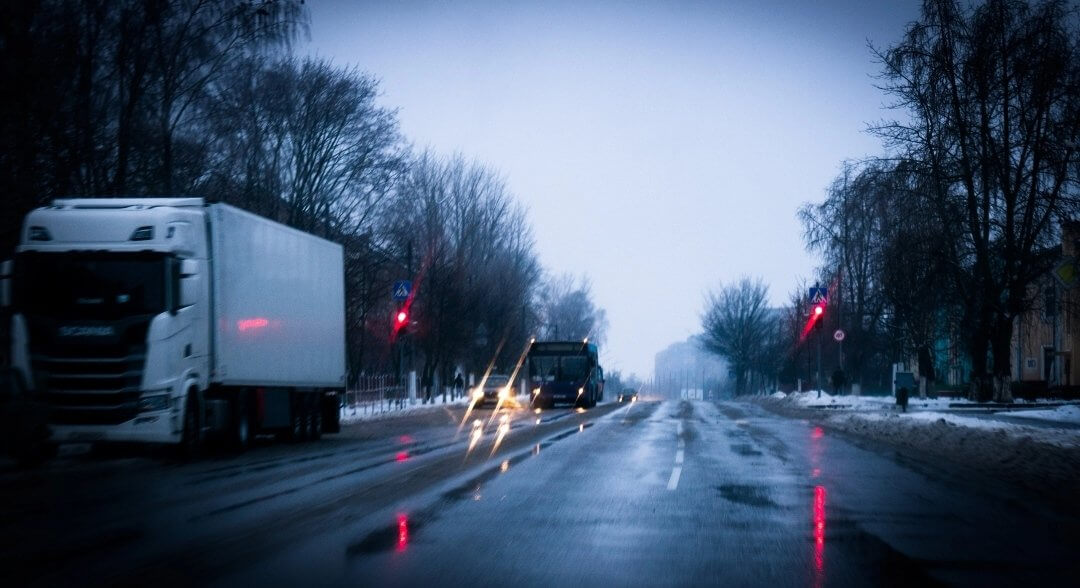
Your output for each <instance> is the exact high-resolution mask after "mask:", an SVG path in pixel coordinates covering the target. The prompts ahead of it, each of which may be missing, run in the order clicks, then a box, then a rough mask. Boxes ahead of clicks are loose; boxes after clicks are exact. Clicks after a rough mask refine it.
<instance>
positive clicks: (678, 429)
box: [675, 421, 682, 437]
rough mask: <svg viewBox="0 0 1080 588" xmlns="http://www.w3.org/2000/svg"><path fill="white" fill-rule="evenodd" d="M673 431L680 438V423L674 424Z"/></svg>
mask: <svg viewBox="0 0 1080 588" xmlns="http://www.w3.org/2000/svg"><path fill="white" fill-rule="evenodd" d="M675 431H676V432H675V435H676V436H678V437H682V421H676V422H675Z"/></svg>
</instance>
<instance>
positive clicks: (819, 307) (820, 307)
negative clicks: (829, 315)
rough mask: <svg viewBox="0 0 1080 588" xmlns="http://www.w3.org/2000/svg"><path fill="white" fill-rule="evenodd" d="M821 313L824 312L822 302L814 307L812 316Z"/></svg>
mask: <svg viewBox="0 0 1080 588" xmlns="http://www.w3.org/2000/svg"><path fill="white" fill-rule="evenodd" d="M823 314H825V305H824V304H818V305H817V306H815V307H814V316H821V315H823Z"/></svg>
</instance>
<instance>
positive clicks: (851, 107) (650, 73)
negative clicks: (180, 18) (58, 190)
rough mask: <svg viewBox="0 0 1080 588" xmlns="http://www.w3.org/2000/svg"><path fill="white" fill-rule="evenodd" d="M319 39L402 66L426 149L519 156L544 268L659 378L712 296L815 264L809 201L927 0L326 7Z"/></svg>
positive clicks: (790, 284)
mask: <svg viewBox="0 0 1080 588" xmlns="http://www.w3.org/2000/svg"><path fill="white" fill-rule="evenodd" d="M307 4H308V6H310V8H311V41H310V43H307V44H306V45H305V46H304V47H301V50H302V51H306V52H307V53H310V54H314V55H318V56H320V57H324V58H327V59H330V60H332V61H333V62H335V63H337V64H340V65H357V66H359V67H361V68H362V69H364V70H365V71H367V72H369V73H371V74H373V75H375V76H376V77H377V78H379V79H380V80H381V89H382V92H383V97H382V102H383V104H384V105H386V106H389V107H394V108H398V109H399V118H400V121H401V127H402V131H403V132H404V134H405V135H406V137H407V138H408V139H409V140H410V141H411V142H413V143H414V144H415V145H416V146H417V147H429V146H430V147H433V148H434V149H436V150H437V151H439V152H442V153H445V154H450V153H453V152H461V153H462V154H464V155H466V156H468V157H471V158H475V159H477V160H479V161H481V162H483V163H485V164H488V165H490V166H492V167H495V168H497V169H498V170H500V171H501V172H502V173H503V174H504V176H505V178H506V180H507V182H508V184H509V186H510V188H511V190H512V191H513V192H514V193H515V194H516V196H517V198H518V199H519V200H521V201H522V202H523V203H524V204H525V205H526V206H528V208H529V213H530V218H531V220H532V224H533V228H534V231H535V235H536V241H537V248H538V251H539V254H540V257H541V261H542V262H543V264H544V265H545V267H546V268H547V269H549V270H552V271H556V272H566V271H569V272H572V273H575V274H578V275H581V274H585V275H587V276H588V277H589V278H590V279H591V281H592V284H593V291H594V295H595V298H596V301H597V303H598V304H599V305H601V306H602V307H603V308H605V309H606V310H607V314H608V320H609V322H610V327H609V330H608V337H607V344H606V345H605V348H604V349H602V352H601V353H602V359H603V362H604V365H605V369H607V370H608V371H610V370H613V369H617V370H622V371H624V372H636V373H637V374H638V375H639V376H642V377H648V376H649V375H650V374H651V373H652V369H653V356H654V354H655V353H656V352H657V351H659V350H660V349H662V348H664V347H666V346H667V345H668V344H670V343H672V342H675V341H679V340H683V339H685V338H686V337H688V336H690V335H692V334H695V333H698V332H700V330H701V327H700V323H701V318H700V317H701V312H702V307H703V296H704V292H705V291H706V290H707V289H709V288H714V287H716V286H717V285H718V284H719V283H720V282H721V281H729V280H732V279H736V278H738V277H739V276H742V275H751V276H761V277H762V278H764V280H765V281H766V283H768V285H769V288H770V293H771V301H772V303H773V304H775V305H780V304H783V303H784V302H785V301H786V300H787V298H788V294H789V292H790V291H791V290H792V289H793V288H794V287H795V284H796V280H797V279H798V278H799V277H800V276H803V277H805V276H808V275H810V274H811V272H812V268H813V267H814V266H815V264H816V262H815V260H814V259H813V258H812V257H811V256H809V255H808V254H807V253H806V252H805V250H804V247H803V242H802V238H801V227H800V225H799V223H798V222H797V220H796V219H795V210H796V209H797V208H798V206H799V205H800V204H801V203H803V202H805V201H807V200H819V199H820V198H821V197H822V196H823V193H824V189H825V187H826V186H827V185H828V184H829V182H830V181H831V180H832V178H833V177H834V176H835V175H836V173H837V171H838V169H839V165H840V162H841V161H842V160H843V159H845V158H853V159H857V158H861V157H865V156H868V155H873V154H877V153H880V152H881V146H880V142H879V141H878V139H876V138H875V137H873V136H871V135H868V134H867V133H866V132H865V128H866V125H867V123H870V122H873V121H876V120H879V119H881V118H883V117H885V116H889V111H887V110H885V109H884V108H883V107H884V106H885V105H886V104H887V103H888V98H887V97H886V96H884V95H883V94H882V93H881V92H880V91H878V90H877V89H875V88H874V86H873V84H874V79H873V75H874V74H876V73H877V71H878V67H877V65H876V64H875V63H874V61H873V59H872V56H871V55H870V52H869V50H868V49H867V46H866V43H867V41H868V40H869V41H872V42H873V43H874V44H875V45H879V46H887V45H889V44H891V43H893V42H895V41H896V40H898V39H899V37H900V36H901V35H902V33H903V29H904V26H905V24H906V23H908V22H910V21H912V20H914V19H915V18H916V17H917V16H918V7H919V3H918V2H917V1H915V0H904V1H900V0H896V1H880V2H879V1H868V2H855V1H850V2H841V1H834V2H805V1H797V0H793V1H790V2H768V1H762V2H754V1H746V2H603V3H587V2H583V1H578V2H551V1H549V2H543V3H540V2H535V3H533V2H529V3H525V2H505V1H504V2H481V1H472V2H463V1H458V2H434V1H427V2H419V1H417V2H410V1H395V2H360V1H355V0H308V3H307Z"/></svg>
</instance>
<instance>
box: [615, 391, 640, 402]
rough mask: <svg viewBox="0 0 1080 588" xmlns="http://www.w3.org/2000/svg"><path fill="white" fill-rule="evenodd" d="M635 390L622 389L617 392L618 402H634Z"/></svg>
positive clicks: (635, 398)
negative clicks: (620, 391)
mask: <svg viewBox="0 0 1080 588" xmlns="http://www.w3.org/2000/svg"><path fill="white" fill-rule="evenodd" d="M636 401H637V390H623V391H622V393H620V394H619V402H636Z"/></svg>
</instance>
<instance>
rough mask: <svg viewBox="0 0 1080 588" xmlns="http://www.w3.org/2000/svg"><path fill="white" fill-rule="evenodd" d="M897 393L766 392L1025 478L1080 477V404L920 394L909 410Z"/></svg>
mask: <svg viewBox="0 0 1080 588" xmlns="http://www.w3.org/2000/svg"><path fill="white" fill-rule="evenodd" d="M895 401H896V399H895V398H894V397H892V396H876V397H875V396H832V395H830V394H828V393H825V392H822V393H821V397H820V398H818V395H817V392H816V391H812V392H802V393H792V394H788V395H786V397H785V398H784V399H779V398H777V399H773V398H769V399H767V400H766V402H767V403H768V405H769V406H772V407H774V408H776V409H779V410H780V411H781V412H785V413H789V414H792V415H793V416H795V415H798V416H801V417H806V416H809V415H811V414H812V415H813V416H814V417H815V418H817V419H819V422H821V423H822V424H825V425H826V426H830V427H833V428H836V429H839V430H841V431H845V432H848V433H852V434H855V435H858V436H860V437H866V438H870V439H875V440H878V441H883V442H886V443H889V444H890V445H895V446H898V447H903V448H908V449H913V450H917V451H919V452H922V453H925V454H928V455H932V456H940V457H942V458H944V459H948V460H950V461H953V462H959V463H961V464H963V465H966V466H971V467H976V468H979V469H983V470H988V471H990V472H992V473H993V474H994V475H996V476H1002V477H1007V478H1011V479H1013V480H1015V481H1017V482H1019V483H1022V484H1025V485H1032V486H1039V485H1046V484H1076V481H1077V480H1080V428H1076V425H1078V424H1080V406H1075V405H1066V406H1058V407H1054V408H1048V409H1046V410H1015V411H1007V412H997V411H995V412H993V413H991V411H989V410H985V411H984V410H979V412H978V413H971V412H960V411H957V410H956V409H955V408H954V409H953V410H952V411H950V410H949V404H950V403H952V404H954V405H955V404H957V403H960V404H969V403H968V402H967V401H964V400H957V399H948V398H938V399H925V400H921V399H918V398H913V399H911V401H910V402H909V406H908V412H906V413H902V412H899V411H898V410H897V407H896V406H895ZM824 408H828V409H833V410H822V409H824ZM807 409H813V410H811V411H808V410H807ZM960 410H964V409H960ZM966 410H973V409H966ZM998 417H1005V418H998ZM1013 419H1017V420H1013ZM1019 419H1038V420H1039V421H1040V423H1039V424H1038V426H1036V424H1035V423H1032V424H1031V425H1028V424H1027V423H1025V422H1023V421H1022V420H1019ZM1048 421H1049V423H1048ZM1054 422H1060V423H1062V425H1061V426H1060V427H1058V426H1055V425H1054V424H1053V423H1054Z"/></svg>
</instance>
